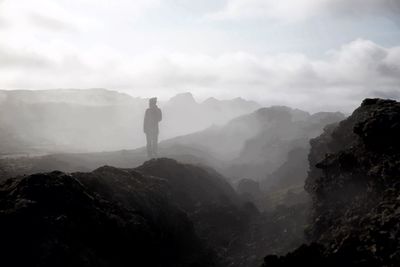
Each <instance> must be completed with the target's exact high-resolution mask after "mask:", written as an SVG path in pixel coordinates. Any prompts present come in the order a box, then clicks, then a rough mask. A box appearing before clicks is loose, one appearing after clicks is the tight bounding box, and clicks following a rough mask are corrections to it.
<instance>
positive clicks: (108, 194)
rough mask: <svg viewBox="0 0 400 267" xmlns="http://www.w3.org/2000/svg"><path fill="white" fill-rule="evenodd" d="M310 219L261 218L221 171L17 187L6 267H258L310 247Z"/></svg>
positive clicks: (1, 192) (150, 166)
mask: <svg viewBox="0 0 400 267" xmlns="http://www.w3.org/2000/svg"><path fill="white" fill-rule="evenodd" d="M305 218H306V212H305V209H303V208H298V207H281V208H280V209H278V210H276V211H274V212H271V213H260V212H259V211H258V210H257V209H256V208H255V206H254V205H253V204H251V203H249V202H246V201H243V199H242V198H241V197H240V196H239V195H238V194H237V193H236V192H235V190H234V189H233V188H232V187H231V185H230V184H228V183H227V182H226V181H225V180H224V178H223V177H222V176H221V175H219V174H218V173H217V172H215V171H214V170H212V169H209V168H207V167H199V166H194V165H190V164H181V163H179V162H177V161H175V160H171V159H165V158H164V159H157V160H151V161H148V162H146V163H144V164H143V165H142V166H140V167H138V168H135V169H119V168H114V167H109V166H105V167H101V168H99V169H97V170H95V171H93V172H85V173H84V172H77V173H72V174H67V173H63V172H59V171H55V172H50V173H39V174H34V175H29V176H20V177H17V178H12V179H8V180H6V181H5V182H3V183H2V184H1V185H0V235H1V242H0V254H1V257H0V260H1V264H4V265H3V266H49V267H50V266H74V267H76V266H88V267H91V266H150V267H151V266H163V267H164V266H166V267H168V266H182V267H183V266H185V267H186V266H196V267H197V266H232V267H252V266H254V267H256V266H260V265H261V264H262V260H263V257H264V255H265V253H278V254H283V253H286V252H288V251H289V250H291V249H294V248H295V247H296V246H298V245H299V244H301V243H302V242H303V231H304V225H305Z"/></svg>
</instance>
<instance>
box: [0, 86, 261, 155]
mask: <svg viewBox="0 0 400 267" xmlns="http://www.w3.org/2000/svg"><path fill="white" fill-rule="evenodd" d="M147 102H148V100H147V99H144V98H133V97H131V96H129V95H127V94H124V93H119V92H116V91H111V90H105V89H88V90H77V89H59V90H37V91H29V90H14V91H7V90H0V151H1V154H2V155H17V154H25V155H27V154H28V155H30V154H32V155H40V154H50V153H60V152H94V151H113V150H121V149H127V148H130V149H132V148H135V147H140V146H142V145H143V144H144V143H145V137H144V134H143V125H142V124H143V116H144V112H145V110H146V108H147V106H148V103H147ZM159 104H160V106H161V108H162V110H163V115H164V116H163V118H164V120H163V122H162V123H161V125H160V129H161V135H160V138H161V139H168V138H171V137H174V136H177V135H184V134H188V133H192V132H195V131H199V130H203V129H204V128H207V127H210V126H211V125H213V124H220V123H225V122H227V121H229V120H230V119H232V118H234V117H236V116H239V115H242V114H246V113H249V112H252V111H254V110H255V109H257V108H258V107H259V105H258V104H256V103H255V102H250V101H245V100H241V101H238V100H237V99H234V100H223V101H219V100H216V106H215V107H214V106H209V105H208V104H207V103H198V102H196V101H195V100H194V98H193V96H192V95H191V94H190V93H185V94H180V95H177V96H175V97H173V98H171V99H170V100H169V101H166V102H160V103H159ZM182 111H184V112H182Z"/></svg>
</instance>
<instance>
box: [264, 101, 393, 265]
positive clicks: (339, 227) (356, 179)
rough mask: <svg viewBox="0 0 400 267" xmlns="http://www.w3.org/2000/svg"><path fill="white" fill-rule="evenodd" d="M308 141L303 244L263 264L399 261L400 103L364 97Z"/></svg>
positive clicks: (266, 260)
mask: <svg viewBox="0 0 400 267" xmlns="http://www.w3.org/2000/svg"><path fill="white" fill-rule="evenodd" d="M311 145H312V148H311V152H310V155H309V161H310V166H311V170H310V173H309V176H308V178H307V180H306V186H305V188H306V190H307V191H308V193H309V194H310V195H311V197H312V199H313V206H312V215H311V217H312V221H311V223H310V227H309V228H308V230H307V234H308V241H309V242H310V244H309V245H303V246H301V247H299V248H298V249H297V250H295V251H293V252H291V253H289V254H287V255H286V256H283V257H277V256H267V257H266V258H265V263H264V266H268V267H270V266H271V267H275V266H377V267H378V266H380V267H382V266H393V267H395V266H400V103H398V102H396V101H391V100H381V99H366V100H364V102H363V103H362V105H361V107H360V108H358V109H357V110H355V111H354V113H353V114H352V115H351V116H350V117H349V118H347V119H346V120H344V121H342V122H340V123H339V124H338V125H332V126H330V127H328V128H327V129H326V130H325V133H324V134H322V135H321V136H320V137H318V138H315V139H313V140H312V141H311Z"/></svg>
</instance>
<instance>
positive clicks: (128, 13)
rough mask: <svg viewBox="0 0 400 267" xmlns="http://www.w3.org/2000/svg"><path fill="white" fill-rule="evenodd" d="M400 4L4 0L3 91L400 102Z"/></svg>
mask: <svg viewBox="0 0 400 267" xmlns="http://www.w3.org/2000/svg"><path fill="white" fill-rule="evenodd" d="M399 15H400V0H296V1H293V0H279V1H277V0H201V1H195V0H79V1H77V0H35V1H32V0H0V88H2V89H53V88H94V87H96V88H108V89H115V90H119V91H123V92H127V93H129V94H131V95H133V96H144V97H148V96H153V95H157V96H159V97H161V98H168V97H170V96H172V95H174V94H176V93H178V92H185V91H191V92H192V93H193V94H194V95H195V96H196V97H198V98H199V99H203V98H206V97H208V96H214V97H219V98H233V97H238V96H240V97H244V98H247V99H253V100H256V101H259V102H261V103H263V104H266V105H269V104H285V105H291V106H294V107H299V108H304V109H307V110H311V111H317V110H342V111H346V112H348V111H350V110H351V109H353V108H354V107H356V106H357V105H359V103H360V101H361V100H362V99H363V98H365V97H386V98H389V97H390V98H397V99H399V98H400V30H399V27H400V19H399V18H400V16H399Z"/></svg>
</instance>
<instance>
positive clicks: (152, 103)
mask: <svg viewBox="0 0 400 267" xmlns="http://www.w3.org/2000/svg"><path fill="white" fill-rule="evenodd" d="M156 105H157V97H153V98H150V99H149V107H155V106H156Z"/></svg>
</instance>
